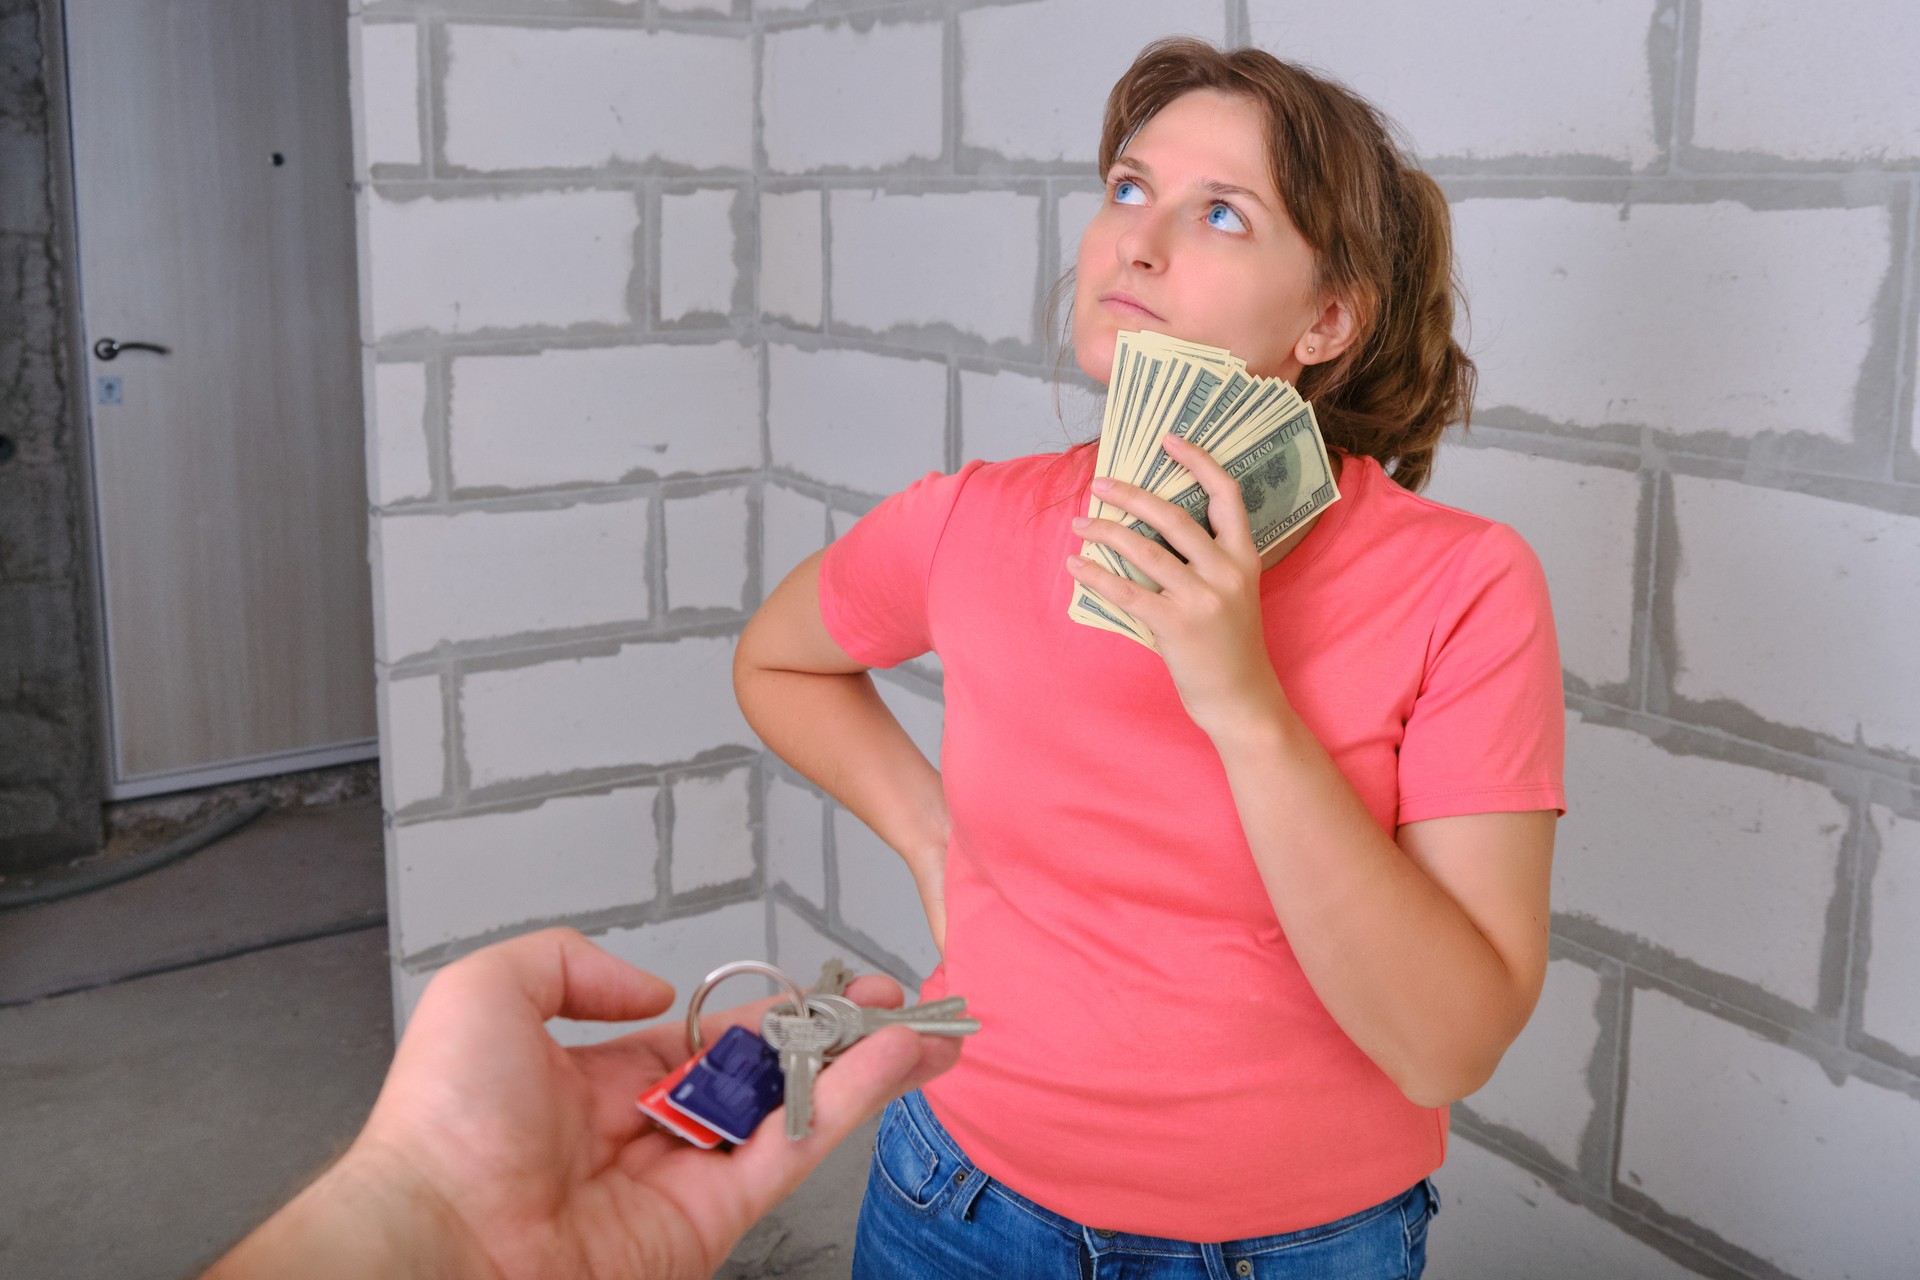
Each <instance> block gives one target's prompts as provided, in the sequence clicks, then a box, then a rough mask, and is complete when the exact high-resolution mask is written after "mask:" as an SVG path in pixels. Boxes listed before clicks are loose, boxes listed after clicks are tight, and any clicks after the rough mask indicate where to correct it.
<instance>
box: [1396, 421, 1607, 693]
mask: <svg viewBox="0 0 1920 1280" xmlns="http://www.w3.org/2000/svg"><path fill="white" fill-rule="evenodd" d="M1425 493H1426V496H1427V497H1429V498H1432V499H1433V500H1434V501H1436V502H1444V503H1446V504H1447V505H1449V506H1455V507H1460V508H1462V509H1463V510H1467V511H1472V512H1474V513H1475V514H1477V515H1483V516H1486V517H1487V518H1488V519H1491V520H1498V521H1500V522H1501V523H1503V524H1510V525H1512V526H1513V527H1514V528H1515V529H1517V530H1519V532H1520V536H1521V537H1523V538H1525V539H1526V540H1527V543H1528V545H1529V546H1531V547H1532V548H1533V550H1534V553H1535V554H1537V555H1538V556H1539V557H1540V563H1541V565H1542V566H1543V567H1544V568H1545V569H1546V573H1547V587H1548V589H1549V591H1550V592H1551V593H1552V595H1553V617H1554V623H1555V628H1556V630H1557V631H1558V633H1559V637H1560V660H1561V662H1562V663H1563V664H1564V665H1565V666H1566V669H1567V670H1568V671H1571V672H1572V673H1573V674H1574V675H1576V676H1578V677H1580V679H1582V680H1585V681H1586V682H1587V683H1588V684H1590V685H1606V684H1618V683H1621V682H1623V681H1625V680H1626V679H1627V678H1628V676H1629V675H1630V674H1631V671H1632V652H1633V611H1634V598H1633V553H1634V545H1635V542H1636V535H1637V533H1638V530H1639V510H1640V477H1639V475H1638V474H1636V473H1634V472H1631V471H1616V470H1613V469H1611V468H1607V467H1583V466H1579V465H1576V464H1574V463H1571V462H1559V461H1555V460H1554V459H1551V458H1536V457H1531V456H1528V455H1526V454H1520V453H1513V452H1510V451H1508V450H1505V449H1466V448H1461V447H1458V446H1454V447H1452V448H1442V449H1441V450H1440V453H1439V455H1438V460H1437V462H1436V463H1435V466H1434V469H1433V482H1432V484H1430V485H1429V486H1428V487H1427V489H1426V490H1425Z"/></svg>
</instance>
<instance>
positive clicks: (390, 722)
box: [380, 674, 447, 809]
mask: <svg viewBox="0 0 1920 1280" xmlns="http://www.w3.org/2000/svg"><path fill="white" fill-rule="evenodd" d="M380 696H381V702H382V705H381V709H380V780H381V782H382V783H383V784H384V786H385V789H386V806H387V808H388V809H404V808H406V807H407V806H408V805H410V804H415V803H417V802H419V801H421V800H431V799H434V798H435V797H437V796H438V795H440V793H441V792H442V791H444V790H445V789H446V776H447V725H446V716H445V714H444V705H445V704H444V703H443V702H442V700H441V697H440V677H439V676H438V675H437V674H431V675H425V676H410V677H408V678H406V679H402V680H395V679H393V678H391V677H384V678H382V679H381V681H380Z"/></svg>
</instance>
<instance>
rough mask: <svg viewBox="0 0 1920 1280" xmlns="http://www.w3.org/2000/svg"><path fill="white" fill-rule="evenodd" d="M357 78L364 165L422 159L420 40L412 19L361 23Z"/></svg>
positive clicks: (418, 161) (413, 162) (412, 161)
mask: <svg viewBox="0 0 1920 1280" xmlns="http://www.w3.org/2000/svg"><path fill="white" fill-rule="evenodd" d="M360 82H361V83H360V110H361V119H362V120H363V121H364V122H365V128H366V144H365V145H366V149H365V151H364V152H363V153H362V154H363V155H364V156H365V161H366V163H367V164H369V165H375V164H419V163H421V160H422V157H421V154H420V38H419V32H418V30H417V29H416V28H415V27H414V25H413V23H411V22H367V23H362V24H360Z"/></svg>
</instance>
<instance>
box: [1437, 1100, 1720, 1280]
mask: <svg viewBox="0 0 1920 1280" xmlns="http://www.w3.org/2000/svg"><path fill="white" fill-rule="evenodd" d="M1433 1182H1434V1185H1435V1186H1436V1187H1438V1188H1439V1190H1440V1216H1439V1217H1437V1218H1435V1219H1434V1220H1433V1226H1432V1228H1431V1229H1430V1232H1429V1234H1428V1236H1427V1270H1426V1280H1540V1278H1541V1277H1543V1276H1569V1277H1573V1276H1581V1277H1601V1276H1604V1277H1606V1280H1694V1277H1695V1274H1696V1273H1695V1272H1693V1271H1691V1270H1690V1269H1688V1268H1686V1267H1683V1266H1681V1265H1680V1264H1679V1263H1677V1262H1675V1261H1673V1260H1672V1259H1671V1258H1669V1257H1667V1256H1666V1255H1665V1254H1663V1253H1660V1252H1659V1251H1658V1250H1656V1249H1654V1248H1653V1247H1652V1246H1651V1245H1647V1244H1643V1243H1641V1242H1640V1241H1639V1240H1636V1239H1634V1238H1633V1237H1632V1236H1630V1235H1628V1234H1627V1233H1626V1232H1624V1231H1622V1230H1620V1229H1619V1228H1618V1227H1615V1226H1613V1225H1612V1224H1611V1223H1609V1222H1607V1221H1606V1220H1605V1219H1604V1218H1599V1217H1596V1216H1595V1215H1593V1214H1592V1213H1590V1212H1588V1211H1587V1210H1586V1209H1585V1208H1583V1207H1582V1206H1580V1205H1577V1204H1574V1203H1572V1202H1570V1201H1567V1200H1563V1199H1561V1198H1560V1196H1559V1194H1558V1193H1556V1192H1555V1191H1554V1189H1553V1188H1552V1187H1550V1186H1548V1185H1547V1184H1546V1183H1545V1182H1543V1181H1541V1180H1540V1179H1539V1178H1536V1177H1534V1176H1533V1175H1532V1174H1530V1173H1528V1172H1527V1171H1526V1170H1524V1169H1522V1168H1520V1167H1518V1166H1517V1165H1514V1164H1512V1163H1511V1162H1509V1161H1507V1160H1504V1159H1502V1158H1501V1157H1499V1156H1497V1155H1494V1154H1493V1153H1492V1152H1490V1151H1487V1150H1486V1149H1484V1148H1482V1147H1479V1146H1476V1145H1474V1143H1473V1142H1472V1141H1470V1140H1469V1139H1467V1138H1465V1137H1463V1136H1461V1135H1459V1134H1457V1133H1456V1134H1455V1135H1454V1136H1453V1137H1452V1138H1451V1139H1449V1140H1448V1143H1447V1162H1446V1164H1444V1165H1442V1166H1441V1168H1440V1172H1438V1173H1436V1174H1435V1175H1434V1176H1433Z"/></svg>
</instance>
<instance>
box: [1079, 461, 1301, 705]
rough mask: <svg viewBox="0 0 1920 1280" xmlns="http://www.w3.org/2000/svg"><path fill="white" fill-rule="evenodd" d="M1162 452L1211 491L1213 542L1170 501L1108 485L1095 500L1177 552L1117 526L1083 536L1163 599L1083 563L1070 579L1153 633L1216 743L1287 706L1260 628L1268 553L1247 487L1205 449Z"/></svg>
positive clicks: (1084, 527)
mask: <svg viewBox="0 0 1920 1280" xmlns="http://www.w3.org/2000/svg"><path fill="white" fill-rule="evenodd" d="M1161 443H1162V444H1163V445H1164V446H1165V448H1166V451H1167V454H1168V456H1169V457H1171V458H1172V459H1173V460H1174V461H1175V462H1177V463H1179V464H1180V465H1181V466H1183V467H1185V468H1187V470H1189V471H1191V472H1192V473H1193V476H1194V478H1195V479H1196V480H1198V481H1199V482H1200V484H1201V486H1202V487H1203V488H1204V489H1205V490H1206V492H1207V511H1208V517H1209V521H1210V522H1211V523H1212V525H1213V536H1211V537H1209V536H1208V534H1207V531H1206V530H1205V529H1204V528H1202V527H1201V525H1200V523H1199V522H1198V521H1196V520H1195V519H1194V518H1193V517H1192V516H1191V515H1189V514H1187V512H1186V511H1185V510H1184V509H1183V508H1181V507H1178V506H1175V505H1174V504H1173V503H1171V502H1168V501H1167V500H1166V499H1165V498H1161V497H1157V496H1155V495H1154V494H1151V493H1148V492H1147V491H1146V490H1144V489H1141V488H1139V487H1138V486H1136V485H1131V484H1127V483H1126V482H1124V481H1120V480H1114V479H1111V478H1108V477H1100V478H1097V479H1095V480H1094V482H1093V491H1094V494H1095V495H1096V496H1097V497H1099V498H1100V499H1101V501H1103V502H1106V503H1107V504H1109V505H1111V506H1115V507H1118V508H1120V509H1121V510H1122V511H1125V512H1127V513H1128V514H1129V515H1131V516H1134V517H1135V518H1137V519H1139V520H1141V521H1143V522H1145V523H1146V524H1147V525H1148V526H1149V527H1151V528H1153V529H1154V530H1155V531H1156V532H1158V533H1159V534H1160V536H1161V537H1163V538H1165V539H1166V540H1167V543H1168V545H1169V546H1171V547H1172V548H1173V551H1169V550H1167V548H1166V547H1163V546H1160V545H1159V544H1158V543H1156V542H1154V541H1153V540H1152V539H1150V538H1148V537H1145V536H1144V535H1142V534H1139V533H1136V532H1134V531H1133V530H1132V529H1129V528H1127V527H1126V526H1124V525H1122V524H1119V523H1117V522H1115V521H1112V520H1092V519H1088V518H1086V517H1081V518H1080V519H1077V520H1075V521H1074V522H1073V529H1074V532H1075V533H1078V534H1080V535H1081V536H1082V537H1084V538H1086V539H1088V540H1089V541H1091V542H1097V543H1099V544H1100V545H1102V546H1104V547H1107V548H1109V549H1111V550H1112V551H1114V552H1116V553H1118V554H1119V555H1120V557H1121V558H1122V559H1124V560H1126V561H1127V562H1128V563H1129V564H1131V565H1133V567H1134V568H1136V569H1138V570H1139V571H1140V572H1141V573H1143V574H1145V575H1146V576H1147V577H1148V578H1150V579H1152V580H1153V581H1154V582H1156V583H1158V584H1159V585H1160V590H1159V592H1157V593H1156V592H1153V591H1150V590H1148V589H1147V588H1145V587H1143V586H1141V585H1140V584H1138V583H1136V582H1133V581H1131V580H1129V579H1127V578H1123V577H1121V576H1120V575H1119V574H1116V573H1114V572H1112V571H1111V570H1109V569H1107V568H1106V567H1105V566H1103V565H1101V564H1099V563H1098V562H1097V561H1094V560H1091V559H1088V558H1085V557H1082V556H1080V555H1077V554H1076V555H1073V556H1070V557H1068V560H1067V571H1068V572H1069V573H1070V574H1072V575H1073V577H1074V579H1075V580H1076V581H1078V582H1080V583H1081V584H1083V585H1084V586H1086V587H1087V588H1088V589H1090V590H1092V591H1094V592H1095V593H1097V594H1098V595H1099V596H1100V597H1101V598H1102V599H1104V600H1106V601H1108V602H1109V603H1111V604H1115V605H1118V606H1119V607H1120V608H1122V609H1125V610H1126V611H1127V612H1128V613H1130V614H1132V615H1133V616H1134V617H1135V618H1137V619H1139V621H1140V622H1142V623H1143V624H1145V625H1146V627H1147V628H1148V629H1149V630H1151V631H1152V632H1153V638H1154V642H1155V644H1157V645H1158V646H1159V649H1160V656H1161V657H1162V658H1164V659H1165V660H1166V664H1167V671H1168V673H1169V674H1171V675H1172V677H1173V683H1174V687H1175V688H1176V689H1178V690H1179V693H1180V701H1181V703H1182V704H1183V705H1184V706H1185V707H1186V709H1187V714H1188V715H1190V716H1192V717H1193V721H1194V723H1195V724H1197V725H1199V726H1200V728H1201V729H1203V730H1204V731H1205V732H1206V733H1207V734H1209V735H1210V736H1212V737H1214V738H1216V739H1217V738H1219V737H1220V736H1221V735H1222V734H1223V733H1227V734H1231V733H1234V732H1237V731H1240V730H1241V729H1243V728H1245V727H1247V725H1248V724H1249V722H1250V721H1253V720H1258V719H1264V718H1266V717H1268V716H1270V715H1271V714H1272V708H1273V707H1274V706H1275V705H1276V704H1279V703H1282V702H1284V699H1285V695H1284V693H1283V692H1282V690H1281V688H1280V680H1279V677H1278V676H1276V675H1275V674H1274V670H1273V662H1272V660H1271V659H1270V658H1269V657H1268V655H1267V643H1266V636H1265V633H1264V632H1263V631H1262V629H1261V621H1260V554H1259V552H1257V551H1256V550H1255V549H1254V545H1253V529H1252V526H1251V525H1250V524H1249V523H1248V520H1247V509H1246V506H1245V504H1244V503H1243V502H1242V501H1241V498H1240V485H1239V483H1238V482H1236V481H1235V480H1234V479H1233V477H1232V476H1229V475H1228V474H1227V473H1226V471H1225V469H1224V468H1222V467H1221V466H1220V464H1219V463H1218V462H1216V461H1214V459H1213V457H1212V456H1211V455H1210V454H1208V453H1207V452H1206V451H1205V450H1203V449H1200V448H1198V447H1196V446H1194V445H1191V444H1188V443H1187V442H1186V441H1184V440H1181V439H1179V438H1178V437H1176V436H1171V435H1170V436H1167V437H1165V438H1164V439H1163V440H1162V442H1161ZM1176 551H1177V552H1178V553H1179V555H1175V554H1174V552H1176ZM1182 557H1184V558H1185V561H1186V563H1184V564H1183V563H1181V558H1182Z"/></svg>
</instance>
